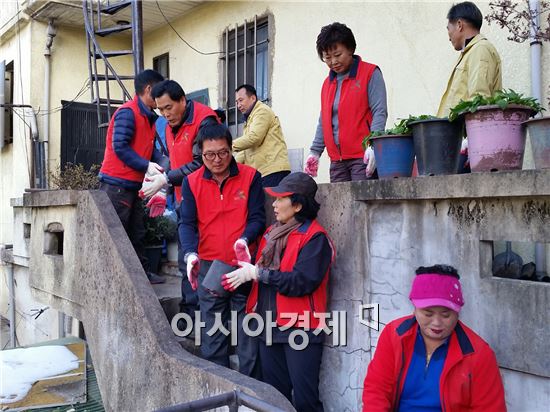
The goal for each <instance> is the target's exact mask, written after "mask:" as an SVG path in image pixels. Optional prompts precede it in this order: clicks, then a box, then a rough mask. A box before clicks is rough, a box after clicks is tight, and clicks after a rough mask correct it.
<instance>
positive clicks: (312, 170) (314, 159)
mask: <svg viewBox="0 0 550 412" xmlns="http://www.w3.org/2000/svg"><path fill="white" fill-rule="evenodd" d="M318 170H319V156H317V155H314V154H310V155H309V156H308V157H307V160H306V166H305V167H304V172H305V173H307V174H308V175H310V176H311V177H317V171H318Z"/></svg>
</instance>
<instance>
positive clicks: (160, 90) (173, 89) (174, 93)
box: [151, 80, 185, 102]
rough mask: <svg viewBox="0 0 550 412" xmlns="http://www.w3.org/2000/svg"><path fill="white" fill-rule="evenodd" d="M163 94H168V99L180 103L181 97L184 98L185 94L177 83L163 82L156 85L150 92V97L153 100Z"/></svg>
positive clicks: (171, 81)
mask: <svg viewBox="0 0 550 412" xmlns="http://www.w3.org/2000/svg"><path fill="white" fill-rule="evenodd" d="M165 94H168V96H170V99H172V100H174V101H175V102H177V101H180V100H181V98H182V97H185V92H184V91H183V89H182V88H181V86H180V85H179V83H178V82H176V81H174V80H164V81H163V82H160V83H157V84H156V85H155V86H154V87H153V90H152V91H151V96H153V99H156V98H158V97H161V96H164V95H165Z"/></svg>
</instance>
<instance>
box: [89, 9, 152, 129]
mask: <svg viewBox="0 0 550 412" xmlns="http://www.w3.org/2000/svg"><path fill="white" fill-rule="evenodd" d="M127 7H131V19H130V22H127V21H121V22H117V24H115V25H108V27H105V21H103V22H102V17H104V18H105V17H106V16H114V15H116V14H117V13H119V12H120V11H121V10H124V9H126V8H127ZM82 12H83V14H84V27H85V30H86V43H87V47H88V72H89V75H90V92H91V101H92V103H95V104H96V105H97V122H98V125H99V127H107V126H108V125H109V123H108V119H110V118H111V115H112V112H113V111H114V110H115V109H116V107H113V106H118V105H121V104H123V103H124V102H126V101H127V100H131V99H132V94H133V93H132V92H130V91H128V89H127V87H126V86H125V84H124V83H123V80H131V79H133V78H134V77H135V75H137V74H138V73H139V72H141V71H142V70H143V17H142V0H117V1H110V0H82ZM127 30H131V31H132V47H131V49H126V50H103V49H102V48H101V46H100V45H99V41H98V40H99V39H98V37H107V36H112V35H116V34H118V33H122V32H125V31H127ZM120 56H132V59H133V66H134V74H133V75H119V74H118V73H117V72H116V71H115V69H114V68H113V65H112V64H111V63H110V60H111V59H114V58H117V57H120ZM98 60H100V61H102V62H103V65H104V68H103V67H101V64H98ZM98 66H100V67H98ZM103 69H104V70H103ZM100 70H101V73H100ZM112 83H114V87H115V88H119V89H120V91H121V95H122V100H120V99H112V98H111V92H112V89H111V87H112V86H113V84H112ZM102 84H104V87H101V85H102ZM105 108H106V112H107V123H106V122H103V123H102V116H101V114H102V113H105ZM103 118H104V116H103Z"/></svg>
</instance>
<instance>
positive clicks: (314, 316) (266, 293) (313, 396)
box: [222, 172, 334, 412]
mask: <svg viewBox="0 0 550 412" xmlns="http://www.w3.org/2000/svg"><path fill="white" fill-rule="evenodd" d="M265 190H266V192H267V193H268V194H269V195H271V196H274V197H275V201H274V202H273V210H274V212H275V218H276V220H277V222H276V223H275V224H274V225H272V226H271V227H269V228H268V229H267V231H266V233H265V234H264V236H263V237H262V240H261V243H260V246H259V249H258V256H259V258H258V260H257V264H256V265H252V264H250V263H246V262H239V266H241V268H239V269H237V270H235V271H234V272H231V273H229V274H227V275H225V276H224V278H223V281H222V284H223V285H224V288H226V289H228V290H233V289H235V288H237V287H238V286H239V285H241V284H242V283H244V282H249V281H251V280H253V281H254V283H253V286H252V291H251V292H250V296H249V298H248V302H247V312H255V313H257V314H259V315H260V316H261V317H262V319H263V324H264V325H265V327H264V328H263V331H262V334H261V335H260V362H261V366H262V374H263V380H264V382H266V383H269V384H271V385H272V386H274V387H275V388H276V389H278V390H279V391H280V392H281V393H282V394H283V395H285V396H286V397H287V398H288V399H289V400H291V401H292V399H293V398H294V406H295V407H296V410H297V411H298V412H300V411H322V410H323V404H322V403H321V401H320V400H319V370H320V367H321V356H322V351H323V340H324V334H323V333H317V334H315V333H314V330H315V329H317V328H319V329H321V328H322V327H323V325H324V324H323V323H322V322H321V319H323V318H324V316H323V314H324V313H326V312H327V286H328V276H329V271H330V265H331V263H332V261H333V258H334V250H333V248H332V245H331V241H330V239H329V237H328V235H327V233H326V230H325V229H324V228H323V227H322V226H321V225H320V224H319V223H318V222H317V221H316V220H315V218H316V217H317V213H318V211H319V208H320V205H319V203H317V201H316V200H315V193H316V192H317V184H316V183H315V181H314V180H313V179H312V178H311V177H310V176H308V175H307V174H305V173H301V172H297V173H291V174H290V175H288V176H286V177H285V178H284V179H283V180H282V181H281V183H280V184H279V186H276V187H271V188H266V189H265ZM270 322H271V325H270V324H269V323H270ZM272 326H274V327H272ZM317 332H319V331H317ZM302 347H303V349H302ZM298 348H299V349H298ZM293 391H294V397H293V396H292V392H293Z"/></svg>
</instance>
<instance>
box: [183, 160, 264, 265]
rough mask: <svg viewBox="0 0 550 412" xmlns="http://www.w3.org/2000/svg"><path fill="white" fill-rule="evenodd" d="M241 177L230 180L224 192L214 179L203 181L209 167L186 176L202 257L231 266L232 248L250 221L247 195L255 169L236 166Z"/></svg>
mask: <svg viewBox="0 0 550 412" xmlns="http://www.w3.org/2000/svg"><path fill="white" fill-rule="evenodd" d="M237 167H238V168H239V173H238V174H237V175H236V176H229V177H228V178H227V180H226V181H225V184H224V185H223V188H222V190H221V191H220V187H219V186H218V184H217V183H216V181H215V180H214V179H207V178H205V177H204V172H205V170H206V167H205V166H204V165H203V166H202V167H201V168H200V169H198V170H196V171H195V172H193V173H191V174H190V175H189V176H187V180H188V182H189V188H190V189H191V192H192V193H193V196H194V197H195V203H196V204H197V228H198V231H199V256H200V257H201V259H205V260H215V259H218V260H222V261H223V262H225V263H227V264H228V265H231V264H233V263H232V262H233V260H235V259H236V256H235V251H234V250H233V244H234V243H235V241H236V240H237V239H238V238H239V237H241V236H242V234H243V232H244V229H245V227H246V222H247V219H248V195H249V191H250V185H251V184H252V180H253V179H254V175H255V174H256V169H253V168H252V167H250V166H246V165H243V164H237Z"/></svg>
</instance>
